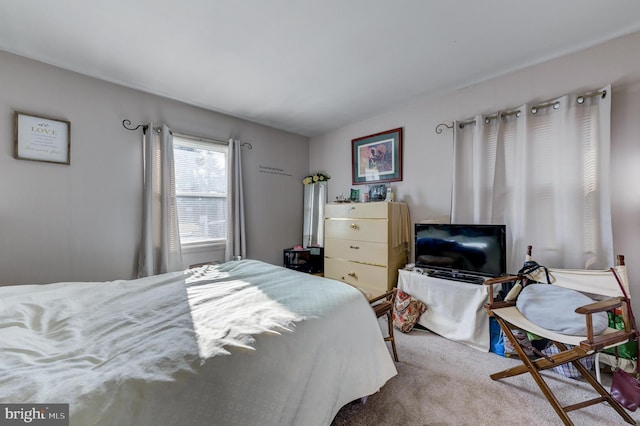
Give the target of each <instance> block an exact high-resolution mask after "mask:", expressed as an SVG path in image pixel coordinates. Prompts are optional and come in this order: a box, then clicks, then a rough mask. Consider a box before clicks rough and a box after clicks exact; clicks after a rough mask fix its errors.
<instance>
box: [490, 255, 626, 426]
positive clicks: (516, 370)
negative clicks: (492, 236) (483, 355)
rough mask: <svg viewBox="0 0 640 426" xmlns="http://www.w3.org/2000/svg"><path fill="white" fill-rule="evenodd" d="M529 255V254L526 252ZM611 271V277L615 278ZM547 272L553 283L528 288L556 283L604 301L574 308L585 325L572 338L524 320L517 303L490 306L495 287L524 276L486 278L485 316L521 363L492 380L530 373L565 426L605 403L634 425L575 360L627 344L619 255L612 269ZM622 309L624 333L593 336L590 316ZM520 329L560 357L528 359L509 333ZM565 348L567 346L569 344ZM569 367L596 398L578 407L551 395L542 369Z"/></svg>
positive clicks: (622, 267) (613, 331)
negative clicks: (540, 339) (583, 411)
mask: <svg viewBox="0 0 640 426" xmlns="http://www.w3.org/2000/svg"><path fill="white" fill-rule="evenodd" d="M529 254H530V253H529ZM614 271H615V274H614ZM549 272H550V274H551V275H552V276H553V277H554V279H555V281H554V282H553V284H530V285H557V286H561V287H565V288H569V289H572V290H577V291H580V292H583V293H588V294H590V295H600V296H601V297H604V298H605V299H604V300H600V301H597V302H594V303H591V304H589V305H586V306H582V307H579V308H578V309H576V311H575V312H577V313H579V314H584V316H585V321H586V323H585V325H586V330H587V332H586V336H571V335H565V334H560V333H557V332H554V331H551V330H547V329H544V328H541V327H538V326H536V325H535V324H533V323H532V322H531V321H529V320H528V319H527V318H525V317H524V316H523V315H522V314H521V313H520V311H519V310H518V308H517V307H516V302H515V301H513V302H504V301H500V302H493V300H494V298H493V288H494V285H495V284H500V283H508V282H513V281H515V280H518V279H523V278H524V277H518V276H507V277H498V278H492V279H487V280H486V281H485V284H486V285H489V301H490V302H489V303H488V304H487V305H485V308H486V309H487V312H488V314H489V315H490V316H492V317H494V318H495V319H496V320H497V322H498V324H499V325H500V328H501V329H502V331H503V332H504V335H505V336H506V337H507V338H508V339H509V341H510V342H511V344H512V345H513V348H514V349H515V351H516V353H517V355H518V357H519V358H520V360H521V361H522V365H519V366H517V367H513V368H509V369H507V370H504V371H500V372H498V373H494V374H491V375H490V377H491V378H492V379H493V380H500V379H504V378H507V377H512V376H517V375H519V374H523V373H530V374H531V376H532V377H533V379H534V380H535V382H536V383H537V385H538V387H539V388H540V390H541V391H542V393H543V394H544V396H545V397H546V398H547V400H548V401H549V403H550V404H551V406H552V407H553V409H554V410H555V412H556V413H557V414H558V416H560V418H561V419H562V421H563V422H564V424H565V425H573V422H572V421H571V419H570V418H569V416H568V413H569V412H571V411H573V410H577V409H580V408H584V407H588V406H590V405H594V404H598V403H601V402H607V403H609V405H610V406H611V407H612V408H613V409H614V410H615V411H616V412H618V414H619V415H620V416H621V417H622V418H623V419H624V420H625V421H626V422H627V423H630V424H636V423H635V421H634V420H633V418H632V417H631V416H630V415H629V413H627V412H626V411H625V409H624V408H623V407H622V406H621V405H620V404H619V403H618V402H617V401H616V400H614V399H613V398H612V397H611V395H610V394H609V392H607V390H605V389H604V387H603V386H602V385H601V384H600V383H599V382H598V381H597V380H596V379H595V378H594V377H593V376H592V375H591V374H590V373H589V371H588V370H587V369H586V368H585V367H584V366H583V365H582V363H580V362H579V360H580V359H582V358H584V357H586V356H589V355H591V354H593V353H596V352H599V351H601V350H603V349H605V348H610V347H614V346H617V345H621V344H623V343H626V342H627V341H629V339H631V338H632V337H633V336H634V335H635V332H634V330H633V328H632V326H631V321H630V317H629V312H628V308H627V303H626V302H627V300H626V299H625V296H624V294H623V291H622V290H621V288H620V285H619V284H618V280H617V279H616V275H617V276H618V278H619V280H620V282H621V283H622V285H623V287H624V289H625V291H626V293H627V294H629V282H628V279H627V270H626V266H625V265H624V257H623V256H618V265H617V266H615V267H614V268H612V269H611V270H604V271H602V270H599V271H591V270H566V269H565V270H561V269H552V268H549ZM617 307H621V309H622V315H623V318H624V322H625V329H624V330H616V329H613V328H608V329H607V330H606V331H605V332H604V333H601V334H600V335H594V330H593V324H592V314H594V313H597V312H604V311H609V310H612V309H615V308H617ZM514 329H519V330H523V331H525V332H530V333H533V334H535V335H537V336H540V337H543V338H546V339H549V340H550V341H552V342H553V343H554V344H555V346H556V347H557V348H558V349H559V351H560V352H559V353H557V354H554V355H544V354H541V355H542V356H540V358H537V359H530V358H529V357H527V355H526V354H525V352H524V349H523V348H522V347H521V346H520V344H518V341H517V340H516V338H515V336H514V334H513V332H512V330H514ZM569 345H570V346H569ZM566 363H571V364H572V365H573V366H574V367H575V368H576V369H577V370H578V371H579V372H580V374H581V375H582V377H583V378H584V379H585V380H586V381H587V382H588V383H589V384H590V385H591V386H592V387H593V388H594V390H595V391H596V392H597V394H598V396H597V397H595V398H593V399H589V400H587V401H583V402H580V403H577V404H572V405H567V406H563V405H562V404H561V403H560V402H559V401H558V399H557V398H556V396H555V395H554V394H553V392H552V391H551V389H550V388H549V386H548V384H547V383H546V382H545V380H544V377H543V376H542V375H541V374H540V372H541V371H543V370H547V369H550V368H554V367H558V366H559V365H562V364H566Z"/></svg>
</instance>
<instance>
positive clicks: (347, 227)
mask: <svg viewBox="0 0 640 426" xmlns="http://www.w3.org/2000/svg"><path fill="white" fill-rule="evenodd" d="M324 237H325V239H329V238H336V239H341V240H356V241H372V242H378V243H385V244H386V243H387V242H388V240H389V223H388V221H387V220H386V219H327V220H325V221H324Z"/></svg>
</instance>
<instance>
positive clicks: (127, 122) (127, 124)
mask: <svg viewBox="0 0 640 426" xmlns="http://www.w3.org/2000/svg"><path fill="white" fill-rule="evenodd" d="M122 127H124V128H125V129H127V130H138V129H139V128H141V127H142V133H146V132H147V128H148V127H149V126H148V125H147V124H138V125H137V126H135V127H133V123H131V120H129V119H124V120H122ZM157 131H158V132H160V129H158V130H157ZM169 133H171V134H172V135H173V134H174V132H173V131H171V130H169ZM175 134H176V135H178V136H182V137H185V138H191V139H198V140H209V141H216V142H221V143H227V141H223V140H218V139H213V138H205V137H200V136H192V135H187V134H182V133H175ZM240 146H241V147H245V146H246V147H247V148H248V149H253V145H251V144H250V143H249V142H243V143H241V144H240Z"/></svg>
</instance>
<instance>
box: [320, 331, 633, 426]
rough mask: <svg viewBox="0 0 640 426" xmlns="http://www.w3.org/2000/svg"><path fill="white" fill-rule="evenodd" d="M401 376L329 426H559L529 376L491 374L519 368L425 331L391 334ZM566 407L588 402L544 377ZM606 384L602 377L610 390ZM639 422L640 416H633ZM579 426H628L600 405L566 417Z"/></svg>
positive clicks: (567, 382) (587, 393) (556, 378)
mask: <svg viewBox="0 0 640 426" xmlns="http://www.w3.org/2000/svg"><path fill="white" fill-rule="evenodd" d="M396 344H397V347H398V357H399V358H400V362H399V363H396V367H397V369H398V375H397V376H395V377H393V378H392V379H391V380H389V381H388V382H387V384H386V385H385V386H384V387H383V388H382V389H381V390H380V392H378V393H376V394H374V395H371V396H370V397H369V398H368V400H367V402H366V404H364V405H363V404H361V403H360V402H354V403H351V404H348V405H346V406H345V407H343V408H342V409H341V410H340V412H339V413H338V414H337V416H336V418H335V419H334V421H333V423H332V426H346V425H363V426H365V425H366V426H370V425H403V426H414V425H415V426H417V425H425V426H426V425H434V426H435V425H470V426H471V425H473V426H477V425H493V426H495V425H509V424H510V425H562V421H561V420H560V418H559V417H558V416H557V415H556V414H555V411H554V410H553V408H552V407H551V405H550V404H549V403H548V402H547V400H546V399H545V397H544V396H543V395H542V392H541V391H540V390H539V389H538V387H537V385H536V384H535V382H534V381H533V378H532V377H531V375H530V374H523V375H520V376H517V377H511V378H507V379H503V380H500V381H493V380H491V379H490V378H489V374H491V373H494V372H497V371H500V370H503V369H505V368H509V367H511V366H515V365H518V364H520V361H519V360H515V359H510V358H503V357H501V356H498V355H495V354H493V353H484V352H480V351H477V350H475V349H472V348H470V347H468V346H466V345H463V344H460V343H455V342H452V341H450V340H447V339H444V338H442V337H440V336H438V335H436V334H433V333H430V332H424V331H412V332H411V333H410V334H402V333H400V332H396ZM543 375H544V377H545V379H547V383H548V384H549V386H550V387H551V389H552V390H553V391H554V393H555V394H556V397H557V398H558V399H559V400H560V402H561V403H562V404H563V405H567V404H572V403H576V402H579V401H581V400H584V399H586V398H591V397H592V396H594V395H595V392H594V391H593V390H589V389H591V387H590V386H589V385H588V384H587V383H585V382H582V381H578V380H574V379H569V378H565V377H563V376H560V375H558V374H555V373H553V372H550V371H546V372H543ZM610 380H611V376H610V375H607V374H603V382H604V383H605V384H606V386H605V387H606V388H607V389H609V386H608V383H610ZM631 415H632V417H633V418H634V419H635V420H636V421H638V420H640V410H638V411H636V412H635V413H631ZM569 417H570V418H571V419H572V421H573V422H574V423H575V425H580V426H592V425H607V426H609V425H626V424H627V423H625V422H624V421H623V420H622V418H621V417H620V416H619V415H618V413H616V412H615V411H614V410H613V409H612V408H611V407H609V405H607V404H605V403H601V404H597V405H594V406H591V407H587V408H583V409H581V410H577V411H573V412H571V413H569Z"/></svg>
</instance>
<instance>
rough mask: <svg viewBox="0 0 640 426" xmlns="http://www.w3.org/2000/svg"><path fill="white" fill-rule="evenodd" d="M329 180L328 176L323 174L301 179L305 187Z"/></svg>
mask: <svg viewBox="0 0 640 426" xmlns="http://www.w3.org/2000/svg"><path fill="white" fill-rule="evenodd" d="M328 180H329V176H328V175H326V174H324V173H316V174H314V175H309V176H307V177H305V178H304V179H302V183H303V184H305V185H311V184H314V183H318V182H325V181H328Z"/></svg>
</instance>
